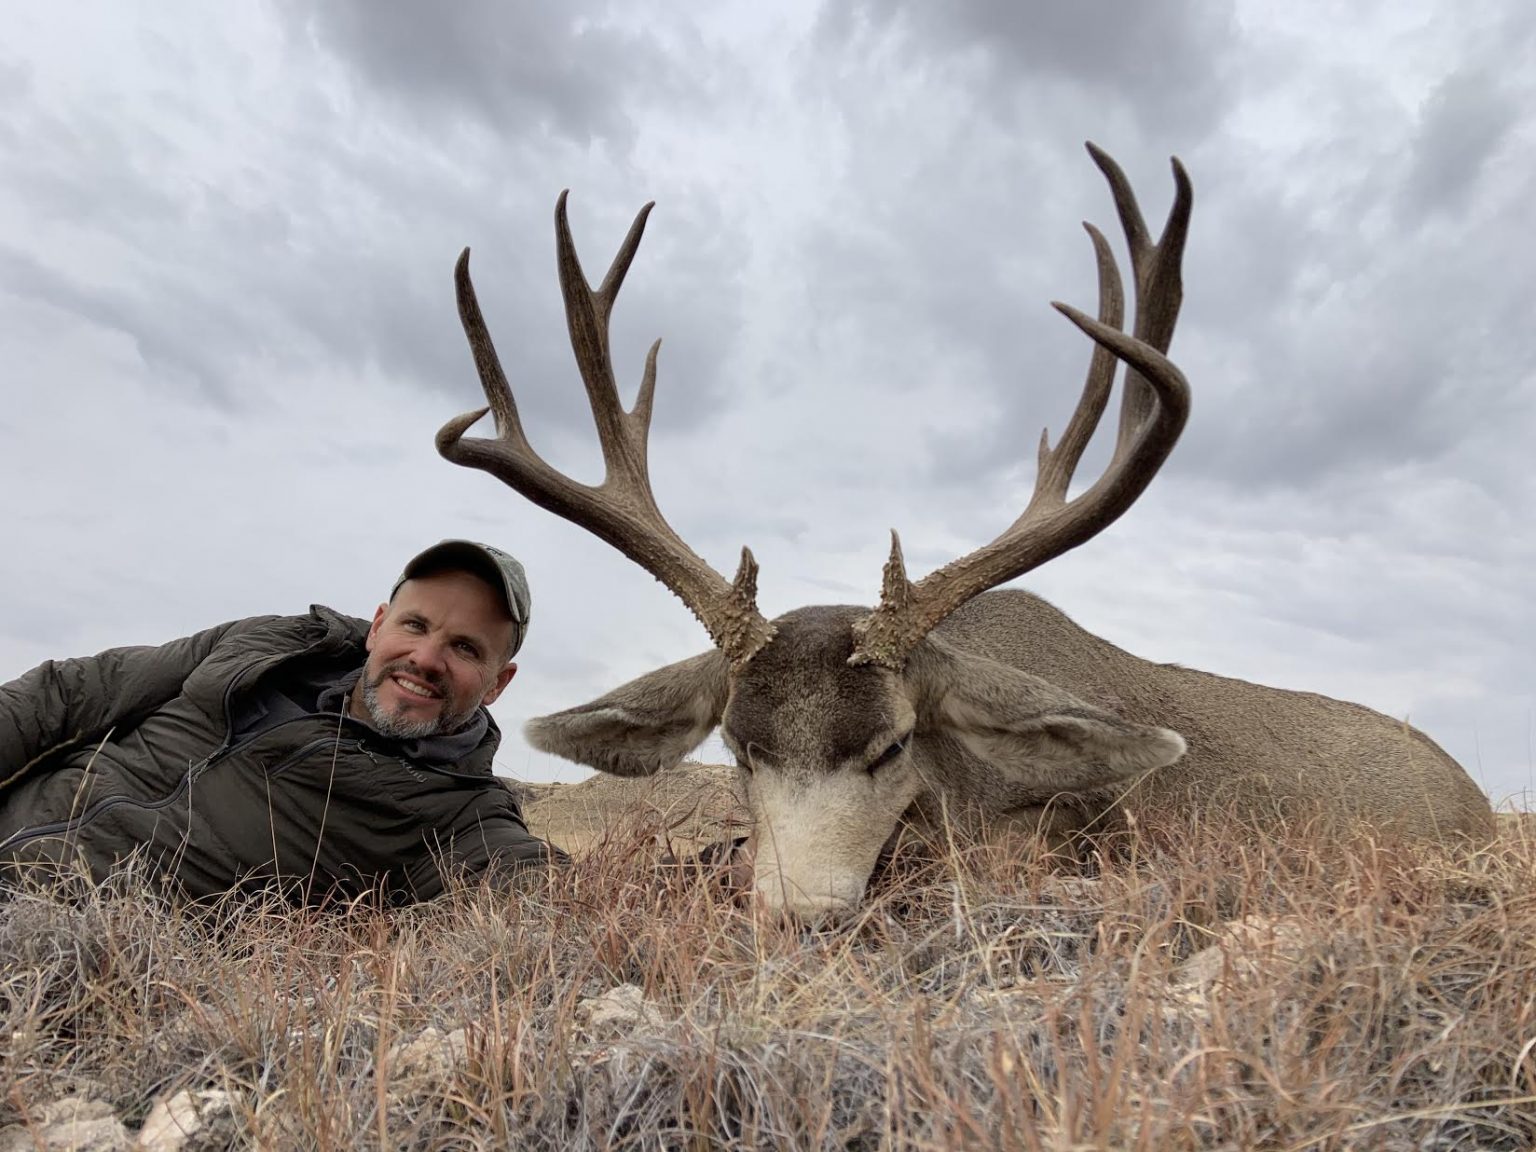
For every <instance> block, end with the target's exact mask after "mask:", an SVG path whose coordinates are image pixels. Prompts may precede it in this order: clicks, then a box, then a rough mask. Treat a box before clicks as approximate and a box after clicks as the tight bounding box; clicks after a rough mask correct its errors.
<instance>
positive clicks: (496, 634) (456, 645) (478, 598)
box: [352, 571, 517, 739]
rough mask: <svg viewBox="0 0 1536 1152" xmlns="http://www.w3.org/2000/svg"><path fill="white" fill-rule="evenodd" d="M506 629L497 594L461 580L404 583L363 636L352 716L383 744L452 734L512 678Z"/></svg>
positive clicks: (509, 629)
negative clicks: (364, 653) (363, 658)
mask: <svg viewBox="0 0 1536 1152" xmlns="http://www.w3.org/2000/svg"><path fill="white" fill-rule="evenodd" d="M512 634H513V624H512V621H511V620H509V619H508V618H507V610H506V606H505V605H504V604H503V603H502V602H501V597H500V596H499V595H498V594H497V593H496V591H495V590H494V589H493V588H492V587H491V586H490V585H489V584H487V583H486V582H485V581H484V580H481V579H480V578H479V577H478V576H474V575H471V574H470V573H468V572H456V571H445V572H434V573H432V574H431V575H428V576H422V577H419V578H417V579H415V580H407V581H406V582H405V583H404V584H402V585H401V586H400V591H399V592H397V593H396V594H395V598H394V601H393V602H392V603H389V604H380V605H379V610H378V611H377V612H375V613H374V616H373V625H372V627H370V628H369V629H368V662H367V663H366V664H365V665H364V666H363V677H362V680H361V681H360V682H359V684H358V689H357V691H356V692H355V693H354V694H353V701H352V712H353V715H355V716H357V717H358V718H359V719H361V720H365V721H367V722H368V723H370V724H372V725H373V727H374V728H375V729H377V730H378V731H379V732H382V733H383V734H384V735H386V736H394V737H396V738H400V739H413V738H417V737H421V736H433V735H437V734H439V733H446V732H454V731H457V730H458V729H459V728H461V727H463V725H464V724H465V722H466V721H468V720H469V718H470V717H471V716H473V715H474V713H475V709H477V708H478V707H479V706H480V705H482V704H489V703H491V702H492V701H493V700H495V699H496V698H497V697H498V696H500V695H501V691H502V689H503V688H505V687H506V686H507V684H508V682H509V681H510V680H511V679H512V676H513V673H515V672H516V671H517V665H515V664H509V663H507V661H506V654H507V649H508V648H510V647H511V645H512Z"/></svg>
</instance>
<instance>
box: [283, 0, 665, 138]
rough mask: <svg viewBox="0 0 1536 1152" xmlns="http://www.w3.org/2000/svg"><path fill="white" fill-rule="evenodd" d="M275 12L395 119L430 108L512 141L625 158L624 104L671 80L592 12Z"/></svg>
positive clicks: (482, 3) (388, 7)
mask: <svg viewBox="0 0 1536 1152" xmlns="http://www.w3.org/2000/svg"><path fill="white" fill-rule="evenodd" d="M280 11H282V12H283V13H284V15H285V16H286V17H287V18H288V19H289V20H291V21H292V22H293V24H294V25H295V26H297V27H301V28H303V29H304V31H305V32H306V33H307V34H308V35H309V36H310V37H312V38H313V40H314V42H315V43H316V44H318V45H319V46H320V47H321V48H323V49H324V50H325V51H327V52H329V53H331V54H333V55H335V56H336V57H337V58H339V59H341V60H343V61H345V62H347V63H348V64H349V65H350V66H352V67H353V68H355V69H356V71H357V74H358V75H359V76H360V77H361V78H362V79H363V80H364V81H365V83H366V84H367V90H368V92H369V94H370V96H371V97H372V98H374V99H378V100H382V101H384V102H387V103H388V104H389V105H390V106H391V107H392V109H393V110H394V111H395V112H396V113H399V114H404V115H405V116H406V117H416V116H420V115H422V111H423V105H425V106H426V107H427V108H433V107H434V106H435V107H436V108H438V109H446V110H448V111H449V112H450V113H462V114H465V115H470V116H473V117H475V118H477V119H478V120H480V121H481V122H482V123H483V124H484V125H486V126H487V127H489V128H491V129H492V130H494V131H495V132H496V133H498V134H506V135H509V136H512V137H514V138H525V137H528V136H536V135H538V134H540V133H543V132H555V133H558V134H560V135H562V136H566V137H568V138H569V139H571V140H573V141H575V142H577V143H580V144H586V143H590V142H591V141H593V140H597V139H604V140H609V141H613V142H616V143H617V144H619V145H620V146H623V147H627V145H628V143H629V142H630V141H631V140H632V139H633V136H634V132H635V128H634V122H633V113H632V110H631V109H630V107H628V105H629V103H630V101H632V100H633V99H634V98H635V97H636V96H637V94H640V93H645V92H649V91H654V89H655V88H656V87H657V86H658V85H663V86H664V85H666V84H668V83H669V82H671V80H670V78H671V77H672V75H673V73H674V71H675V63H674V62H673V61H671V60H670V59H669V58H668V57H667V56H666V55H665V54H664V53H663V52H662V51H661V49H660V46H659V45H658V44H657V43H656V42H655V41H654V40H653V39H652V38H651V37H649V36H646V35H644V34H641V33H637V32H634V31H630V30H626V29H623V28H619V27H615V26H613V25H612V24H611V23H609V22H608V21H607V20H606V19H605V15H606V13H605V9H604V7H603V6H602V5H596V4H585V5H583V4H561V5H548V4H536V3H517V4H505V3H497V2H495V0H468V2H464V3H455V4H451V5H447V6H440V7H431V6H423V5H419V4H411V3H408V2H405V0H384V2H382V3H369V2H364V0H347V2H344V3H337V4H327V5H323V6H321V7H319V8H311V7H309V6H308V5H295V4H284V5H282V6H281V7H280Z"/></svg>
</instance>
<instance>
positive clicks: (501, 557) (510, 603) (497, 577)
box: [389, 540, 533, 654]
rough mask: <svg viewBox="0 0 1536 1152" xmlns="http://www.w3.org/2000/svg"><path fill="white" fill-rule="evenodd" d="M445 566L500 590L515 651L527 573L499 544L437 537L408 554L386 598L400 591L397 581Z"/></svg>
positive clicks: (528, 610) (523, 627) (525, 610)
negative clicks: (422, 548) (513, 628)
mask: <svg viewBox="0 0 1536 1152" xmlns="http://www.w3.org/2000/svg"><path fill="white" fill-rule="evenodd" d="M445 569H457V570H460V571H464V572H473V573H474V574H475V575H476V576H479V577H481V578H482V579H483V580H485V581H486V583H488V584H489V585H490V586H491V587H492V588H495V589H496V590H497V591H499V592H500V593H501V595H502V599H503V600H504V601H505V602H506V606H507V615H508V616H510V617H511V618H512V623H513V625H514V627H515V635H514V638H513V642H512V654H515V653H516V652H517V650H518V649H519V648H521V647H522V646H523V638H524V637H525V636H527V635H528V621H529V619H530V618H531V616H532V612H533V598H532V597H531V596H530V595H529V594H528V576H527V574H526V573H525V572H524V571H523V566H522V565H521V564H520V563H518V561H517V559H516V557H513V556H511V555H509V554H507V553H506V552H503V551H502V550H501V549H500V548H492V547H491V546H490V545H489V544H481V543H480V542H478V541H476V540H442V541H439V542H438V543H436V544H434V545H432V547H430V548H428V549H426V550H425V551H422V552H418V553H417V554H416V555H415V556H413V557H411V559H410V560H409V561H408V562H407V563H406V565H405V571H403V572H401V573H400V579H398V580H396V581H395V586H394V587H393V588H391V589H390V590H389V598H390V599H391V600H393V599H394V598H395V593H396V592H398V591H400V585H402V584H404V583H405V582H406V581H407V580H413V579H415V578H416V577H417V576H426V575H429V574H431V573H433V572H442V571H444V570H445Z"/></svg>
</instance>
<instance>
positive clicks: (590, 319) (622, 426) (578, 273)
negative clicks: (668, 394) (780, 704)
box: [437, 192, 773, 667]
mask: <svg viewBox="0 0 1536 1152" xmlns="http://www.w3.org/2000/svg"><path fill="white" fill-rule="evenodd" d="M565 202H566V194H565V193H564V192H562V193H561V194H560V198H559V201H558V202H557V204H556V206H555V239H556V254H557V263H558V268H559V275H560V290H561V294H562V296H563V297H564V299H565V314H566V324H567V327H568V328H569V330H570V337H571V348H572V351H573V352H574V353H575V357H576V366H577V370H578V371H579V372H580V374H581V378H582V383H583V384H584V385H585V386H586V390H587V400H588V402H589V404H590V407H591V409H592V418H593V420H594V422H595V423H596V425H597V434H598V440H599V443H600V444H601V446H602V452H603V464H604V468H605V474H604V477H603V482H602V483H601V484H600V485H598V486H596V487H593V486H591V485H588V484H582V483H579V482H577V481H575V480H572V479H571V478H570V477H568V476H566V475H565V474H564V473H561V472H559V471H557V470H556V469H554V468H552V467H550V465H549V464H548V463H547V462H546V461H545V460H544V459H543V458H542V457H540V456H539V454H538V453H537V452H535V451H534V449H533V446H532V445H531V444H530V443H529V442H528V438H527V436H526V434H525V433H524V431H523V427H522V421H521V419H520V418H519V416H518V412H517V401H516V399H515V398H514V396H513V394H512V388H511V386H510V385H509V384H508V383H507V378H506V374H505V373H504V372H503V371H502V368H501V361H500V358H499V357H498V356H497V354H496V349H495V346H494V344H493V343H492V342H491V337H490V332H489V330H488V329H487V327H486V324H485V320H484V317H483V315H482V314H481V311H480V305H479V301H478V300H477V299H476V296H475V289H474V284H473V283H472V282H471V280H470V276H469V250H468V249H467V248H466V249H465V250H464V254H463V255H462V256H460V257H459V262H458V266H457V268H456V269H455V273H454V280H455V284H456V286H457V292H458V300H459V318H460V320H461V321H462V323H463V325H464V334H465V336H466V337H467V338H468V340H469V345H470V350H471V352H472V353H473V354H474V358H475V367H476V369H477V370H478V371H479V374H480V384H481V387H482V388H483V389H484V390H485V395H486V399H487V401H489V407H488V408H482V409H479V410H478V411H475V412H469V413H465V414H464V415H462V416H458V417H455V418H454V419H453V420H450V421H449V422H448V423H447V424H445V425H443V427H442V429H441V430H440V431H439V432H438V434H437V450H438V452H439V453H441V454H442V456H443V457H444V458H445V459H447V460H450V461H452V462H453V463H455V464H462V465H464V466H466V467H470V468H479V469H481V470H482V471H485V472H489V473H490V474H491V475H493V476H496V477H498V478H499V479H500V480H502V481H503V482H504V483H506V484H507V485H509V486H510V487H511V488H513V489H514V490H516V491H518V492H520V493H522V495H524V496H526V497H527V498H528V499H529V500H531V501H533V502H534V503H535V504H537V505H539V506H540V507H541V508H545V509H548V510H549V511H551V512H553V513H554V514H555V515H557V516H559V517H561V518H562V519H566V520H569V521H571V522H572V523H574V524H577V525H580V526H581V527H583V528H585V529H587V531H589V532H591V533H592V534H593V535H595V536H597V537H598V538H599V539H601V540H603V541H604V542H606V543H607V544H609V545H611V546H612V547H614V548H617V549H618V550H619V551H620V552H622V553H624V555H626V556H628V557H629V558H630V559H631V560H633V561H634V562H635V563H637V564H639V565H640V566H641V567H642V568H644V569H645V570H646V571H647V572H649V573H651V575H653V576H655V577H656V579H657V580H659V581H661V583H663V584H665V585H666V586H667V587H668V588H669V589H671V590H672V592H673V593H675V594H676V595H677V597H678V598H679V599H680V600H682V601H683V603H684V604H686V605H687V606H688V608H689V609H690V610H691V611H692V612H693V614H694V615H695V616H697V617H698V619H699V621H700V623H702V624H703V625H704V627H705V628H706V629H708V631H709V634H710V636H711V637H712V638H713V639H714V641H715V643H716V645H718V646H719V647H720V649H721V650H722V651H723V652H724V653H725V654H726V656H727V657H728V658H729V659H730V661H731V663H732V665H733V666H734V667H740V666H741V665H742V664H744V663H746V661H748V660H750V659H751V658H752V656H753V655H754V654H755V653H756V652H757V651H758V650H759V649H760V648H762V646H763V645H764V644H766V643H767V642H768V641H769V640H770V639H771V638H772V637H773V627H772V625H770V624H769V623H768V622H767V621H766V620H765V619H763V616H762V614H761V613H760V612H759V611H758V609H757V564H756V562H755V561H754V560H753V559H752V554H751V552H750V551H748V550H747V549H745V548H744V549H742V561H741V566H740V567H739V568H738V570H737V573H736V579H735V580H734V581H727V580H726V579H725V578H724V577H723V576H721V575H720V574H719V573H718V572H716V571H715V570H714V569H713V568H711V567H710V566H709V565H708V564H707V563H705V562H704V561H703V560H702V559H701V558H700V557H699V556H698V554H697V553H695V552H694V551H693V549H691V548H689V547H688V545H687V544H686V543H685V542H684V541H683V539H682V538H681V537H680V536H678V535H677V533H676V532H675V531H674V530H673V529H672V526H671V525H670V524H668V523H667V521H666V518H665V517H664V516H662V514H661V511H660V509H659V508H658V507H657V506H656V499H655V496H654V494H653V492H652V490H651V481H650V474H649V468H648V464H647V459H646V457H647V441H648V438H649V434H650V421H651V406H652V401H653V398H654V395H655V387H656V357H657V352H658V351H659V349H660V346H661V341H659V340H658V341H656V342H655V343H654V344H652V345H651V348H650V351H649V352H648V353H647V354H646V358H645V373H644V376H643V377H642V380H641V384H640V391H639V395H638V397H637V399H636V401H635V406H634V408H633V410H631V411H628V412H626V411H625V410H624V408H623V406H622V404H621V403H620V401H619V391H618V385H617V383H616V381H615V379H614V375H613V363H612V360H611V358H610V355H609V349H608V321H609V317H610V315H611V313H612V311H613V305H614V302H615V300H616V299H617V298H618V294H619V288H620V287H621V286H622V285H623V283H624V276H625V274H626V273H627V272H628V271H629V265H630V262H631V261H632V260H633V259H634V256H635V252H636V250H637V249H638V248H639V246H640V238H641V236H642V235H643V234H644V232H645V221H646V218H647V216H648V215H649V214H650V211H651V207H652V205H650V204H647V205H645V207H644V208H642V209H641V210H640V212H639V214H638V215H637V216H636V217H635V222H634V224H632V225H631V226H630V229H629V234H628V235H627V236H626V237H625V239H624V243H623V244H622V245H621V246H620V248H619V251H618V254H617V255H616V256H615V257H614V259H613V263H612V265H611V266H610V267H609V269H608V274H607V275H606V276H605V277H604V278H603V282H602V284H601V285H600V286H599V287H598V288H597V289H596V290H595V291H594V290H593V289H592V287H591V285H590V284H589V283H588V282H587V279H586V276H585V274H584V273H583V272H582V270H581V261H580V260H579V259H578V258H577V255H576V245H575V243H574V242H573V241H572V239H571V232H570V225H569V223H568V221H567V218H566V210H565ZM487 411H489V412H492V413H494V415H495V418H496V433H497V434H496V438H495V439H480V438H466V436H465V433H466V432H468V431H469V429H470V427H471V426H472V425H473V424H474V423H475V422H476V421H477V420H479V419H480V417H482V416H484V415H485V413H486V412H487Z"/></svg>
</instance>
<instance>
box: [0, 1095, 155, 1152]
mask: <svg viewBox="0 0 1536 1152" xmlns="http://www.w3.org/2000/svg"><path fill="white" fill-rule="evenodd" d="M0 1152H128V1130H127V1129H126V1128H124V1127H123V1125H122V1121H120V1120H118V1118H117V1116H116V1115H114V1114H113V1112H112V1105H110V1104H108V1103H107V1102H106V1101H105V1100H93V1099H88V1098H86V1097H83V1096H66V1097H64V1098H63V1099H62V1100H55V1101H54V1102H53V1103H51V1104H45V1105H44V1106H43V1107H42V1109H41V1110H40V1111H39V1113H38V1114H37V1115H36V1116H35V1117H34V1119H33V1122H32V1124H31V1125H30V1126H28V1125H25V1124H12V1125H10V1126H9V1127H7V1128H5V1129H4V1130H0Z"/></svg>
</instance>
